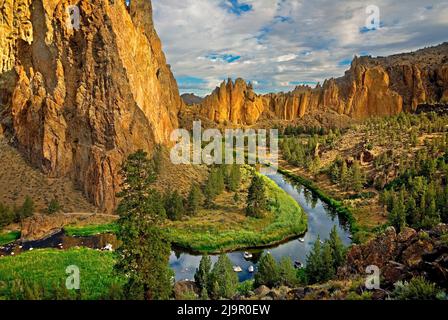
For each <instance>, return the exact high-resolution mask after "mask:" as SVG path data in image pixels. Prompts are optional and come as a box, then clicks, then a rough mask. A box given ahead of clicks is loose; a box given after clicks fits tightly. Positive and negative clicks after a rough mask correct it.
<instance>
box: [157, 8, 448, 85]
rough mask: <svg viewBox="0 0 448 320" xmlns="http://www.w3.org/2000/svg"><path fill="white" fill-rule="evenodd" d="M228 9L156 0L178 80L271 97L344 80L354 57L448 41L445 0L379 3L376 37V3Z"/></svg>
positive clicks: (160, 27) (161, 31)
mask: <svg viewBox="0 0 448 320" xmlns="http://www.w3.org/2000/svg"><path fill="white" fill-rule="evenodd" d="M225 2H226V0H183V1H178V0H153V9H154V17H155V26H156V29H157V31H158V33H159V35H160V37H161V39H162V43H163V46H164V51H165V53H166V54H167V58H168V63H170V64H171V65H172V70H173V71H174V73H175V76H176V77H186V76H189V77H196V78H200V79H204V85H203V89H204V90H205V89H213V88H214V87H215V86H216V85H217V84H219V83H220V82H221V81H222V80H224V79H226V78H228V77H232V78H236V77H242V78H245V79H248V80H250V79H251V80H253V81H256V82H257V83H258V84H257V85H256V89H257V90H260V91H264V92H266V91H276V90H285V87H287V88H288V87H289V88H290V89H292V88H293V85H291V83H296V82H322V81H323V80H324V79H326V78H329V77H337V76H341V75H343V73H344V71H345V69H346V68H347V65H346V64H344V63H341V62H342V61H347V59H351V58H352V57H353V56H354V55H355V54H358V55H360V54H371V55H374V56H376V55H389V54H393V53H398V52H403V51H410V50H415V49H418V48H421V47H425V46H429V45H435V44H438V43H441V42H443V41H447V40H448V35H447V33H446V30H447V28H448V2H447V1H444V0H435V1H433V2H432V4H431V6H429V5H426V4H423V3H422V2H421V1H420V0H407V1H406V2H404V1H395V0H376V1H375V5H377V6H378V7H379V8H380V13H381V19H382V21H381V22H382V23H381V26H382V27H381V28H380V29H379V30H376V31H370V32H361V30H362V29H363V27H365V23H366V18H367V15H366V12H365V11H366V10H365V9H366V7H367V6H368V5H370V4H371V3H370V2H369V1H364V0H348V1H334V0H314V1H303V0H239V3H243V4H248V5H251V6H252V10H251V11H249V12H242V13H241V14H240V15H236V14H234V13H232V12H230V10H229V7H226V6H223V3H225ZM211 55H215V56H217V57H218V58H216V59H210V56H211ZM225 55H230V58H229V57H228V56H225ZM238 56H239V57H240V58H239V59H236V60H235V59H233V58H234V57H238ZM207 57H209V58H207ZM219 57H226V58H224V59H223V58H219ZM228 61H231V63H228ZM182 90H185V91H188V89H182Z"/></svg>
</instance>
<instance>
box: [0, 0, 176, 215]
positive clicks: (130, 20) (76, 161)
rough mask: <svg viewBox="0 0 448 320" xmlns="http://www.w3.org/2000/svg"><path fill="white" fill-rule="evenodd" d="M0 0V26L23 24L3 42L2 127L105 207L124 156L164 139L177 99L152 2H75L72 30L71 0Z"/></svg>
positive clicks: (35, 159)
mask: <svg viewBox="0 0 448 320" xmlns="http://www.w3.org/2000/svg"><path fill="white" fill-rule="evenodd" d="M4 2H5V3H6V4H7V5H6V8H8V10H7V11H6V13H5V12H0V15H4V17H2V19H1V20H0V30H6V29H7V28H8V26H10V25H16V26H19V27H18V28H19V30H25V31H23V32H19V33H17V32H14V30H11V31H10V34H11V36H10V37H9V38H8V39H9V41H8V42H5V41H4V40H2V42H0V46H1V47H0V53H2V54H3V55H2V56H3V57H2V64H1V69H0V84H1V91H0V99H1V105H2V110H1V111H2V117H1V120H2V128H3V131H5V132H8V133H9V134H10V135H11V136H12V137H13V138H14V140H15V141H16V143H17V145H18V148H19V150H20V151H21V152H22V153H23V154H24V155H25V156H26V157H27V158H28V160H29V161H30V162H31V163H32V164H34V165H35V166H38V167H40V168H41V169H42V170H43V171H44V172H46V173H47V174H48V175H49V176H51V177H60V176H69V177H71V178H72V179H73V180H74V181H75V182H76V183H77V185H78V186H79V187H80V188H81V189H82V190H83V191H84V193H85V195H86V196H87V197H88V198H89V199H90V200H91V201H92V202H93V203H94V204H95V205H97V206H99V207H101V208H103V209H105V210H106V211H109V212H110V211H112V210H113V209H114V208H115V206H116V197H115V195H116V193H117V192H118V191H119V188H120V177H119V174H118V171H119V167H120V165H121V163H122V162H123V160H124V159H125V158H126V157H127V155H128V154H130V153H132V152H134V151H136V150H138V149H144V150H147V151H149V152H151V151H152V150H153V148H154V146H155V145H156V144H166V143H168V142H169V135H170V133H171V131H172V130H173V129H174V128H177V126H178V120H177V114H178V112H179V110H180V108H182V105H183V103H182V101H181V99H180V96H179V92H178V88H177V84H176V81H175V80H174V77H173V75H172V73H171V71H170V68H169V66H168V65H167V64H166V60H165V56H164V54H163V52H162V48H161V43H160V40H159V38H158V36H157V34H156V32H155V30H154V26H153V22H152V8H151V2H150V1H144V0H133V1H131V3H130V6H129V7H126V5H125V3H124V1H108V0H80V1H77V2H76V5H77V6H78V8H79V12H80V28H79V29H78V30H76V29H73V28H71V26H70V24H69V23H67V19H68V13H67V7H68V6H69V5H70V4H71V3H72V2H73V1H56V0H39V1H33V2H32V4H31V1H27V0H15V1H13V0H5V1H4ZM73 3H74V2H73ZM6 18H8V19H9V20H11V21H13V22H14V23H12V24H10V23H7V22H8V21H9V20H7V19H6ZM22 25H24V26H22ZM21 26H22V27H21ZM17 35H18V36H17ZM2 37H3V33H2ZM0 56H1V55H0Z"/></svg>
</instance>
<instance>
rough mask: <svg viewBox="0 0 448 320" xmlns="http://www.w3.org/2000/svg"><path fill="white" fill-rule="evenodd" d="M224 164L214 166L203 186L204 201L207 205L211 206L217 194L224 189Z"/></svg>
mask: <svg viewBox="0 0 448 320" xmlns="http://www.w3.org/2000/svg"><path fill="white" fill-rule="evenodd" d="M225 176H226V172H225V166H220V167H214V168H212V169H211V170H210V174H209V177H208V180H207V182H206V183H205V187H204V195H205V202H206V205H207V206H208V207H212V206H213V204H214V201H215V199H216V197H217V196H218V195H220V194H221V193H223V192H224V190H225Z"/></svg>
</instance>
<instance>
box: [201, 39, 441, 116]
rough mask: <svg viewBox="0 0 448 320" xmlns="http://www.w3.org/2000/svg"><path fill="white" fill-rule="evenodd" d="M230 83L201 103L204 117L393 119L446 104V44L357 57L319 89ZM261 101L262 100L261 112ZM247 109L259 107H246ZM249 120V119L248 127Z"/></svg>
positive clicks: (241, 82) (239, 82) (318, 87)
mask: <svg viewBox="0 0 448 320" xmlns="http://www.w3.org/2000/svg"><path fill="white" fill-rule="evenodd" d="M230 83H231V82H229V83H227V85H226V84H225V83H223V84H222V85H221V87H220V88H217V89H216V90H215V91H214V92H213V93H212V94H211V95H210V96H209V97H207V98H206V100H205V102H206V103H205V102H204V103H203V107H202V110H203V113H204V114H206V115H208V117H209V118H210V119H211V120H214V121H217V122H219V123H223V122H224V121H230V122H232V123H237V124H253V123H254V121H255V122H256V121H258V120H259V119H260V118H263V117H271V118H272V117H273V118H276V119H281V120H287V121H292V120H295V119H297V118H303V117H304V116H305V115H306V114H310V113H319V112H327V111H333V112H336V113H339V114H341V115H347V116H350V117H352V118H354V119H358V120H362V119H366V118H368V117H372V116H386V115H394V114H398V113H400V112H402V111H403V110H406V111H412V110H415V109H416V108H417V106H418V105H420V104H424V103H429V104H433V103H439V102H440V103H447V102H448V43H444V44H442V45H439V46H436V47H433V48H426V49H422V50H419V51H417V52H413V53H406V54H400V55H395V56H390V57H380V58H371V57H362V58H355V59H354V60H353V62H352V66H351V68H350V70H348V71H347V72H346V73H345V75H344V76H343V77H341V78H338V79H330V80H326V81H325V82H324V84H323V85H322V86H320V85H318V86H317V87H316V88H311V87H308V86H299V87H297V88H296V89H295V90H293V91H292V92H288V93H277V94H268V95H264V96H257V95H256V94H254V93H253V90H252V88H250V90H247V85H246V84H245V82H244V81H243V80H241V79H239V80H237V83H238V89H234V86H233V85H230ZM235 87H236V85H235ZM240 88H242V89H240ZM248 92H249V93H250V94H248ZM230 93H231V94H230ZM230 96H231V98H230ZM258 98H261V99H262V101H263V107H262V109H261V110H260V108H259V107H258V105H259V104H258V101H259V100H258ZM246 105H249V106H257V107H255V108H253V107H252V108H251V107H242V106H246ZM230 115H231V117H230ZM247 118H249V119H250V120H251V121H246V122H247V123H246V122H245V121H244V119H247ZM232 119H233V121H232Z"/></svg>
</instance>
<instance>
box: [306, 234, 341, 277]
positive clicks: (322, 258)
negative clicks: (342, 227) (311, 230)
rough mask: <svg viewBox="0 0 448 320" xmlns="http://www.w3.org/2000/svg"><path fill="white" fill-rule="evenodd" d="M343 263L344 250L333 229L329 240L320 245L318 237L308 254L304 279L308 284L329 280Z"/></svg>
mask: <svg viewBox="0 0 448 320" xmlns="http://www.w3.org/2000/svg"><path fill="white" fill-rule="evenodd" d="M344 261H345V248H344V246H343V245H342V241H341V239H340V238H339V235H338V234H337V231H336V228H334V229H333V230H332V232H331V234H330V239H329V240H327V241H325V242H324V243H323V244H322V243H321V240H320V238H319V237H318V238H317V240H316V242H315V243H314V246H313V249H312V251H311V252H310V253H309V254H308V257H307V265H306V268H305V273H306V279H307V280H308V282H309V283H310V284H314V283H322V282H325V281H328V280H331V279H332V278H333V277H334V276H335V274H336V272H337V270H338V268H339V267H340V266H342V265H343V263H344Z"/></svg>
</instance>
